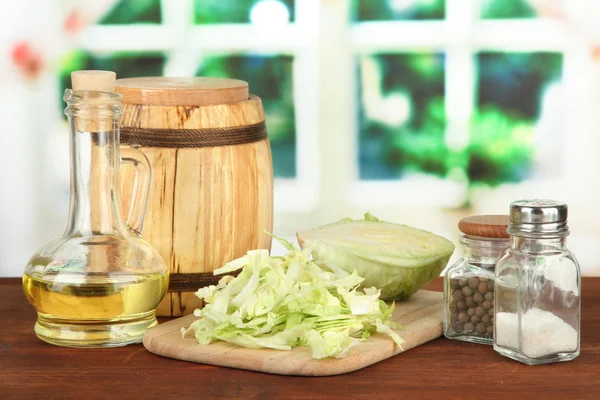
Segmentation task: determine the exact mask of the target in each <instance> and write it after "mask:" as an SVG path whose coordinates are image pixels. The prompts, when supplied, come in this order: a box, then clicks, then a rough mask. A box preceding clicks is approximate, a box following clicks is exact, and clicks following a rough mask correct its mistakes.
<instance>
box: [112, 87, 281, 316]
mask: <svg viewBox="0 0 600 400" xmlns="http://www.w3.org/2000/svg"><path fill="white" fill-rule="evenodd" d="M116 92H117V93H120V94H122V95H123V116H122V118H121V144H122V145H124V146H125V145H131V146H136V147H137V146H139V148H140V149H141V150H142V151H143V152H144V153H145V154H146V156H147V157H148V159H149V160H150V164H151V166H152V182H151V188H150V195H149V200H148V207H147V210H146V217H145V221H144V225H143V230H142V237H143V238H144V239H146V240H147V241H149V242H150V243H151V244H152V245H153V246H155V247H156V248H157V249H158V251H159V252H160V254H161V255H162V256H163V258H164V259H165V261H166V262H167V265H169V268H170V273H171V274H170V283H169V293H168V294H167V295H166V297H165V298H164V299H163V301H162V302H161V304H160V305H159V307H158V309H157V315H159V316H180V315H185V314H190V313H192V312H193V310H194V309H195V308H197V307H199V306H200V304H201V302H200V301H199V300H198V298H196V296H194V292H195V291H196V290H197V289H198V288H199V287H202V286H206V285H208V284H216V282H217V281H218V278H219V277H214V276H213V274H212V271H213V270H215V269H217V268H219V267H221V266H222V265H223V264H225V263H226V262H228V261H231V260H233V259H235V258H238V257H241V256H243V255H244V254H246V252H247V251H248V250H251V249H257V248H261V249H269V250H270V247H271V238H270V236H269V235H266V234H265V233H263V229H265V230H267V231H269V232H271V231H272V228H273V166H272V159H271V148H270V144H269V139H268V137H267V134H266V128H265V118H264V111H263V107H262V102H261V100H260V99H259V98H258V97H256V96H253V95H249V92H248V84H247V83H246V82H243V81H239V80H233V79H217V78H162V77H157V78H132V79H119V80H117V86H116ZM132 173H134V171H133V169H132V168H122V175H124V176H123V179H122V186H123V199H124V200H123V202H124V203H125V204H127V206H125V207H124V209H125V210H127V209H129V207H128V202H129V201H130V199H131V193H132V192H133V188H131V187H128V186H127V184H128V183H130V182H133V181H134V179H132V177H131V176H127V175H128V174H132Z"/></svg>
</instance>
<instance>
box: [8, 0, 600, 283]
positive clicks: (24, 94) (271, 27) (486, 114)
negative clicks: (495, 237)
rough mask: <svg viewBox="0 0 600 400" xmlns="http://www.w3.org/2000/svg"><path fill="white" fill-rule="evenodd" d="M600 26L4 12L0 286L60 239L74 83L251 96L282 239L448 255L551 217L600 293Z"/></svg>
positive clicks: (100, 5)
mask: <svg viewBox="0 0 600 400" xmlns="http://www.w3.org/2000/svg"><path fill="white" fill-rule="evenodd" d="M599 19H600V2H599V1H597V0H569V1H566V0H564V1H563V0H162V1H161V0H80V1H75V0H71V1H68V0H20V1H18V2H17V1H9V0H2V1H0V52H1V54H2V55H1V56H0V80H1V90H0V112H1V116H2V118H0V183H1V187H2V192H1V196H0V276H20V275H21V273H22V270H23V268H24V266H25V263H26V261H27V259H28V258H29V256H30V255H31V254H32V253H33V252H34V250H35V249H36V248H37V247H39V246H40V245H41V244H42V243H43V242H45V241H46V240H49V239H50V238H52V237H55V236H57V235H60V234H61V233H62V232H63V230H64V228H65V226H66V218H67V206H68V194H69V165H68V132H67V125H66V119H65V117H64V114H63V109H64V103H63V102H62V94H63V91H64V89H65V88H67V87H70V73H71V71H73V70H78V69H106V70H112V71H115V72H116V73H117V76H118V77H120V78H125V77H134V76H159V75H164V76H214V77H233V78H238V79H243V80H246V81H247V82H248V83H249V85H250V91H251V92H252V93H253V94H256V95H258V96H260V97H261V98H262V100H263V102H264V107H265V111H266V121H267V126H268V131H269V135H270V138H271V144H272V149H273V161H274V166H275V228H274V230H275V233H276V234H279V235H282V236H285V237H288V238H293V237H294V235H295V232H296V230H298V229H304V228H311V227H315V226H319V225H322V224H325V223H329V222H333V221H336V220H338V219H340V218H343V217H354V218H360V217H361V216H362V214H363V213H364V212H367V211H370V212H372V213H373V214H374V215H376V216H378V217H379V218H382V219H385V220H389V221H394V222H399V223H404V224H408V225H412V226H416V227H419V228H423V229H427V230H430V231H432V232H435V233H437V234H440V235H443V236H445V237H447V238H449V239H451V240H453V241H454V242H455V243H457V244H458V230H457V223H458V220H459V219H460V218H462V217H464V216H468V215H473V214H481V213H499V214H503V213H507V212H508V207H509V204H510V202H511V201H513V200H517V199H523V198H539V197H547V198H553V199H558V200H563V201H566V202H567V203H568V205H569V208H570V226H571V232H572V234H571V237H570V239H569V247H570V248H571V250H572V251H573V252H574V253H575V254H576V255H577V256H578V258H579V260H580V262H581V265H582V270H583V273H584V275H600V261H598V260H600V216H599V214H598V212H597V209H596V207H597V204H598V190H599V188H600V174H598V172H600V160H599V158H598V156H597V155H598V153H599V151H600V118H599V116H598V115H599V113H598V110H600V79H599V78H600V25H598V24H597V21H598V20H599ZM273 250H274V252H279V251H280V250H281V249H280V248H279V247H278V246H274V249H273ZM459 256H460V251H457V252H455V256H454V257H453V260H454V259H456V258H457V257H459Z"/></svg>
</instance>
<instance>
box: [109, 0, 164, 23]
mask: <svg viewBox="0 0 600 400" xmlns="http://www.w3.org/2000/svg"><path fill="white" fill-rule="evenodd" d="M160 22H161V16H160V1H159V0H136V1H130V0H120V1H119V2H118V3H117V4H115V6H114V7H112V8H111V9H110V10H109V11H108V12H107V13H106V14H105V15H104V17H102V19H100V21H99V22H98V23H99V24H101V25H115V24H116V25H118V24H137V23H146V24H152V23H154V24H160Z"/></svg>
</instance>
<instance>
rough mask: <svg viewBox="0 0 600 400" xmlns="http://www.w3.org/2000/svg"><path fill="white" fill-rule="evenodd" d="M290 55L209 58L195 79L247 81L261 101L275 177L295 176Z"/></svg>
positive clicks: (203, 62)
mask: <svg viewBox="0 0 600 400" xmlns="http://www.w3.org/2000/svg"><path fill="white" fill-rule="evenodd" d="M292 63H293V58H292V57H291V56H259V55H249V54H248V55H235V56H212V57H206V58H204V60H203V61H202V64H201V65H200V67H199V69H198V71H197V72H196V75H197V76H212V77H222V78H236V79H241V80H244V81H246V82H248V85H249V86H250V93H252V94H255V95H257V96H258V97H260V98H261V100H262V102H263V107H264V110H265V119H266V122H267V129H268V131H269V138H270V140H271V150H272V152H273V168H274V172H275V176H276V177H282V178H291V177H295V176H296V125H295V124H296V123H295V119H294V101H293V95H292Z"/></svg>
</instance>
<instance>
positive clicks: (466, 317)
mask: <svg viewBox="0 0 600 400" xmlns="http://www.w3.org/2000/svg"><path fill="white" fill-rule="evenodd" d="M458 320H459V321H460V322H467V321H469V320H470V318H469V315H468V314H467V313H465V312H461V313H458Z"/></svg>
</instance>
